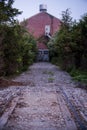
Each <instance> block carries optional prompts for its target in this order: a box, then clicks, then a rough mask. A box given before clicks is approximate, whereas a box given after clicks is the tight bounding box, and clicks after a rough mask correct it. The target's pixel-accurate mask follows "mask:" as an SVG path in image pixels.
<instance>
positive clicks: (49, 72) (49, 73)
mask: <svg viewBox="0 0 87 130" xmlns="http://www.w3.org/2000/svg"><path fill="white" fill-rule="evenodd" d="M43 74H48V75H51V76H53V75H54V73H53V72H51V71H43Z"/></svg>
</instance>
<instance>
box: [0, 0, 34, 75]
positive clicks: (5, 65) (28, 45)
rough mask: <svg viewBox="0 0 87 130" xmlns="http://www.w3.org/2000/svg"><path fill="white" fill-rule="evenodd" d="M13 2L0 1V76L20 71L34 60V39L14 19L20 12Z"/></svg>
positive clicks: (10, 0)
mask: <svg viewBox="0 0 87 130" xmlns="http://www.w3.org/2000/svg"><path fill="white" fill-rule="evenodd" d="M13 3H14V0H1V1H0V76H7V75H11V74H15V73H20V72H21V71H23V70H26V69H27V68H28V66H29V65H30V64H32V63H33V61H34V60H35V54H36V41H35V40H34V38H33V36H31V35H30V34H29V33H28V32H27V31H26V30H25V29H24V28H23V27H21V26H20V25H19V23H18V22H17V21H16V20H15V18H14V17H15V16H17V15H19V14H21V12H20V11H19V10H18V9H15V8H13V7H12V5H13Z"/></svg>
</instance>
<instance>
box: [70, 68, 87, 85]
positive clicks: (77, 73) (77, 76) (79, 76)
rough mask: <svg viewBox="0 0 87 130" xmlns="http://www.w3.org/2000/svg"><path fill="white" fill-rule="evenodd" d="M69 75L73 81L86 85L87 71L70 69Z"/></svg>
mask: <svg viewBox="0 0 87 130" xmlns="http://www.w3.org/2000/svg"><path fill="white" fill-rule="evenodd" d="M69 73H70V75H71V76H72V77H73V79H74V80H76V81H80V82H82V83H86V84H87V70H86V71H82V70H76V69H72V70H71V71H70V72H69Z"/></svg>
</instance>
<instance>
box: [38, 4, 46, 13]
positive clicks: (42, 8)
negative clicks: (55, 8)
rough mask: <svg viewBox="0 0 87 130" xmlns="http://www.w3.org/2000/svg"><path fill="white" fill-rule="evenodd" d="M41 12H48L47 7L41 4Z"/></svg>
mask: <svg viewBox="0 0 87 130" xmlns="http://www.w3.org/2000/svg"><path fill="white" fill-rule="evenodd" d="M39 11H40V12H47V5H44V4H41V5H40V6H39Z"/></svg>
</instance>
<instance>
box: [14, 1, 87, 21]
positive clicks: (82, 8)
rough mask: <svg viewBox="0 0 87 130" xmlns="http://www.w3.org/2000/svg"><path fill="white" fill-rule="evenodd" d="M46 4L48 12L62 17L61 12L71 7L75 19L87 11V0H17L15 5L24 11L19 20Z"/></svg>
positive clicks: (35, 12) (29, 15)
mask: <svg viewBox="0 0 87 130" xmlns="http://www.w3.org/2000/svg"><path fill="white" fill-rule="evenodd" d="M40 4H46V5H47V12H48V13H49V14H51V15H53V16H56V17H57V18H61V12H62V11H65V10H66V9H67V8H70V11H71V12H72V14H71V16H72V17H73V19H76V20H78V19H80V18H81V16H82V15H83V14H84V13H87V0H15V2H14V5H13V7H15V8H17V9H19V10H20V11H23V13H22V14H21V15H19V16H18V17H17V19H18V20H19V21H22V20H23V19H26V18H29V17H31V16H33V15H35V14H37V13H39V5H40Z"/></svg>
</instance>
